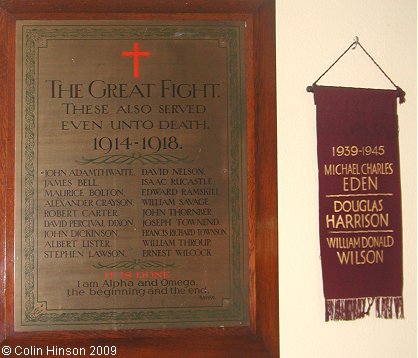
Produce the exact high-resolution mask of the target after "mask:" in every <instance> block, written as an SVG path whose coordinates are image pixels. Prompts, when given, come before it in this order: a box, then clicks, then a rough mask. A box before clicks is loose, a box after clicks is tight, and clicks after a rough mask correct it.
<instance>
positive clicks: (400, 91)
mask: <svg viewBox="0 0 418 358" xmlns="http://www.w3.org/2000/svg"><path fill="white" fill-rule="evenodd" d="M357 45H358V46H360V48H361V49H362V50H363V52H364V53H365V54H366V55H367V56H368V57H369V58H370V59H371V60H372V62H373V63H374V64H375V65H376V67H377V68H378V69H379V70H380V72H382V73H383V75H384V76H385V77H386V78H387V79H388V80H389V81H390V83H392V85H393V86H394V87H395V88H396V91H397V93H398V97H399V103H404V102H405V95H406V93H405V91H404V90H403V89H402V88H400V87H399V86H397V85H396V84H395V82H393V81H392V79H391V78H390V77H389V76H388V75H387V74H386V72H385V71H383V69H382V67H380V65H379V64H378V63H377V62H376V60H375V59H374V58H373V57H372V56H371V55H370V54H369V53H368V52H367V51H366V49H365V48H364V47H363V46H362V44H361V43H360V41H359V38H358V37H357V36H356V38H355V40H354V42H353V43H352V44H350V46H348V48H347V49H346V50H345V51H344V52H343V53H342V54H341V55H340V56H339V57H338V58H337V59H336V60H335V61H334V62H333V64H332V65H331V66H329V67H328V68H327V70H326V71H325V72H324V73H323V74H322V75H321V76H319V77H318V79H317V80H316V81H315V82H314V83H313V84H312V86H308V87H307V88H306V91H308V92H313V91H314V87H315V86H316V84H317V83H318V81H319V80H320V79H321V78H322V77H324V76H325V75H326V74H327V73H328V71H329V70H331V68H333V67H334V66H335V65H336V64H337V62H338V61H339V60H341V58H343V57H344V55H345V54H346V53H347V52H348V51H350V49H352V50H355V49H356V47H357Z"/></svg>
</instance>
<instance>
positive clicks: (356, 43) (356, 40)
mask: <svg viewBox="0 0 418 358" xmlns="http://www.w3.org/2000/svg"><path fill="white" fill-rule="evenodd" d="M359 43H360V40H359V38H358V36H356V37H354V42H353V47H352V48H351V49H352V50H355V49H356V47H357V45H358V44H359Z"/></svg>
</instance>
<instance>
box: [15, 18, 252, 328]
mask: <svg viewBox="0 0 418 358" xmlns="http://www.w3.org/2000/svg"><path fill="white" fill-rule="evenodd" d="M21 28H22V31H21V32H22V33H21V35H22V38H21V41H22V47H23V51H22V54H21V55H22V68H23V69H22V76H21V78H20V81H21V82H22V87H21V93H20V95H21V97H22V103H20V106H19V107H21V110H20V112H19V114H20V116H19V121H20V122H21V125H20V127H21V128H20V129H21V132H22V135H21V137H22V144H21V147H22V149H21V156H20V158H17V159H16V160H20V161H21V167H22V168H25V173H26V175H25V178H21V182H22V184H21V192H22V195H21V198H20V201H21V203H22V205H21V208H20V211H21V213H20V217H21V219H22V225H21V226H22V229H21V230H20V235H19V236H21V237H19V238H16V241H17V242H19V241H21V242H22V247H24V249H21V251H20V252H21V253H22V256H24V257H22V258H21V259H20V260H19V262H18V263H19V266H21V267H22V271H23V272H21V276H22V278H21V280H22V286H23V287H22V288H21V294H22V296H24V298H25V299H24V300H23V301H24V302H25V305H24V307H21V312H22V317H21V322H20V325H21V326H22V327H26V326H31V325H36V326H39V329H40V330H41V329H42V327H41V326H45V327H46V328H44V329H47V330H49V329H51V328H50V327H48V325H52V326H53V325H57V326H64V325H65V326H71V325H79V326H85V325H92V326H94V325H105V324H106V325H111V324H115V326H118V325H121V326H125V327H127V326H129V325H130V324H136V325H138V326H139V325H141V324H146V323H148V324H153V323H154V324H156V325H157V324H158V323H160V322H162V323H161V324H166V323H167V324H169V325H173V324H180V323H181V322H185V323H186V322H187V323H190V322H199V321H201V322H206V324H209V322H211V321H214V320H215V321H218V320H220V321H225V324H227V325H233V323H232V322H235V324H236V322H242V324H248V313H247V300H246V298H245V297H240V296H241V292H243V291H244V292H245V291H246V289H244V288H243V287H242V285H243V282H242V280H241V276H242V275H244V267H243V266H244V265H243V262H241V260H242V258H243V257H244V256H245V255H244V253H243V252H241V251H240V249H241V247H242V245H243V244H244V243H243V242H242V239H243V235H244V233H245V225H244V223H242V220H243V213H242V210H241V207H242V205H243V204H242V203H243V201H244V198H243V197H242V195H241V191H242V189H243V186H244V185H243V183H242V178H241V175H240V174H239V173H240V172H241V168H242V161H243V155H242V154H243V153H242V152H243V147H244V148H245V146H242V128H241V121H242V118H243V114H242V113H241V108H242V106H241V105H240V103H239V102H240V101H241V99H242V98H243V97H245V94H244V93H242V86H241V78H240V75H241V72H242V71H243V69H244V68H243V66H242V64H241V63H240V62H241V61H240V57H239V55H240V52H241V45H240V41H241V35H242V34H241V31H242V30H243V29H242V28H241V26H240V24H239V23H235V24H234V23H225V24H222V26H220V25H219V24H217V23H213V24H208V23H205V24H204V23H195V24H190V25H186V24H185V23H181V24H180V23H179V24H174V23H173V22H172V21H170V22H169V23H168V24H163V23H161V24H155V25H150V24H149V23H146V24H143V25H141V24H140V23H139V24H134V23H130V22H128V23H125V24H123V25H122V24H120V23H119V24H118V23H109V24H104V23H96V24H91V23H89V24H87V23H85V24H82V23H81V22H78V23H77V24H73V23H62V24H61V23H57V22H53V23H51V24H45V23H39V24H36V23H32V24H28V23H22V24H21ZM179 32H181V33H182V34H183V35H182V38H181V41H187V40H214V41H218V45H219V47H225V48H226V49H227V68H228V69H227V76H228V77H227V80H228V95H227V97H228V99H227V103H228V107H227V111H228V127H229V128H230V131H229V133H228V135H229V140H228V142H229V146H228V152H229V158H230V164H229V168H230V169H229V170H230V172H231V174H230V184H229V195H230V198H231V199H230V202H229V204H230V209H229V211H230V217H231V221H232V230H231V237H230V245H231V255H230V258H232V263H231V266H230V269H231V268H232V281H231V295H232V296H231V297H225V298H224V299H225V300H226V299H231V300H232V305H229V304H222V306H219V307H215V306H208V307H207V308H206V309H205V306H195V307H188V308H186V309H182V308H177V309H175V308H174V307H166V308H160V309H159V308H129V309H124V310H123V313H121V312H120V311H112V309H102V310H98V309H79V310H75V309H73V310H66V309H65V310H62V311H63V312H61V313H58V312H55V313H54V312H51V310H48V303H47V301H40V300H39V297H38V296H37V293H36V292H35V291H36V287H35V286H36V282H37V274H36V268H37V257H36V256H35V252H36V251H37V250H36V243H35V239H34V237H35V234H36V228H37V220H36V203H37V200H36V197H37V193H36V191H37V184H36V175H35V173H37V172H38V170H37V163H36V157H35V154H34V153H35V152H36V148H37V142H38V129H37V128H38V109H39V106H38V103H37V100H36V99H37V93H36V92H37V89H38V84H39V71H38V66H39V52H40V49H42V48H47V47H48V41H52V40H79V39H80V40H83V39H88V40H103V39H105V40H119V39H123V40H129V39H132V40H137V39H140V40H144V39H145V40H150V39H152V40H164V39H172V38H173V37H175V34H177V33H179ZM19 55H20V53H19ZM17 70H18V71H19V72H20V69H17ZM237 96H238V97H237ZM17 144H18V143H16V145H17ZM16 214H17V213H16ZM15 236H16V235H15ZM23 267H24V269H23ZM19 270H20V269H19ZM225 303H226V301H225ZM18 311H19V310H18V309H16V310H15V315H16V314H17V312H18ZM48 311H49V312H48ZM52 311H53V310H52ZM70 311H79V312H70ZM82 311H85V312H82ZM23 312H24V313H23ZM120 321H123V323H122V322H120ZM229 321H231V323H229Z"/></svg>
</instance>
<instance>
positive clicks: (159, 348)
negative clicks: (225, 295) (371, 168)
mask: <svg viewBox="0 0 418 358" xmlns="http://www.w3.org/2000/svg"><path fill="white" fill-rule="evenodd" d="M19 19H22V20H46V19H51V20H61V19H67V20H83V19H84V20H89V19H94V20H139V19H143V20H149V19H156V20H167V19H170V20H190V19H193V20H213V21H222V20H231V21H232V20H244V21H246V56H245V57H246V76H247V81H246V87H247V168H248V185H247V186H248V212H249V218H248V231H249V260H248V261H249V273H250V294H249V299H250V326H249V327H218V328H191V329H164V330H120V331H103V332H102V331H100V332H93V331H92V332H85V331H74V332H69V331H66V332H62V331H54V332H53V334H51V332H24V333H18V332H15V331H14V328H13V323H14V319H13V311H14V301H13V295H14V286H13V281H14V280H13V277H14V257H13V255H14V249H13V248H14V178H15V172H14V170H15V163H14V161H15V147H14V146H15V140H14V131H15V128H14V120H15V116H14V101H15V98H14V83H15V64H14V63H15V29H16V20H19ZM0 79H1V81H0V92H1V93H3V94H4V95H2V96H0V119H1V120H0V133H1V135H0V163H1V168H2V170H1V171H0V179H1V185H0V199H1V206H0V207H1V211H2V213H1V214H3V215H1V217H0V220H1V224H2V225H0V227H1V228H2V230H1V231H0V258H1V260H0V277H1V279H0V294H2V296H3V297H4V299H2V300H1V302H0V339H1V342H2V345H6V344H7V345H10V346H16V345H21V346H22V345H25V346H30V345H36V346H41V345H44V346H45V345H59V346H70V347H71V346H80V345H81V344H83V345H84V346H88V345H89V344H96V345H97V344H102V345H103V344H108V345H116V346H118V356H121V357H122V356H123V357H137V356H138V355H140V356H141V357H196V356H199V355H200V356H205V357H220V356H243V357H278V356H279V348H278V347H279V327H278V319H279V317H278V240H277V233H278V231H277V164H276V158H277V155H276V150H277V145H276V142H277V135H276V90H275V85H276V82H275V1H274V0H240V1H228V2H226V1H222V0H212V1H210V2H207V1H203V0H190V1H189V2H180V1H175V0H162V1H159V0H154V1H152V0H131V1H129V2H128V1H127V2H123V3H121V2H114V1H110V0H96V1H94V2H85V1H82V0H73V1H63V0H55V1H54V0H38V1H37V2H33V1H29V0H19V1H18V0H9V1H4V0H0Z"/></svg>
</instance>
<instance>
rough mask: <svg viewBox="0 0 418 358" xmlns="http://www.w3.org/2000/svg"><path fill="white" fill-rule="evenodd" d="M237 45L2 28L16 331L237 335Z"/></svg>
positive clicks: (183, 34) (160, 34) (52, 25)
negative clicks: (184, 330)
mask: <svg viewBox="0 0 418 358" xmlns="http://www.w3.org/2000/svg"><path fill="white" fill-rule="evenodd" d="M243 33H244V27H243V23H241V22H219V23H216V22H215V23H214V22H203V21H202V22H188V21H177V22H161V21H159V22H153V21H148V22H144V21H136V22H133V21H122V22H120V21H119V22H103V21H89V22H86V21H84V22H83V21H78V22H76V21H60V22H59V23H57V22H53V21H42V22H41V21H39V22H36V21H18V22H17V55H16V200H15V203H16V205H15V217H16V222H15V260H16V265H15V330H16V331H36V330H70V329H92V328H95V329H115V328H152V327H192V326H219V325H222V326H224V325H225V326H226V325H235V326H237V325H248V272H247V271H248V263H247V262H248V259H247V245H248V240H247V228H246V226H247V198H246V193H247V184H246V145H245V143H246V126H245V118H246V115H245V107H246V101H245V91H244V89H245V83H244V80H245V75H244V63H243V62H244V56H243V51H244V49H243V42H244V41H243V36H244V35H243Z"/></svg>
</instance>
